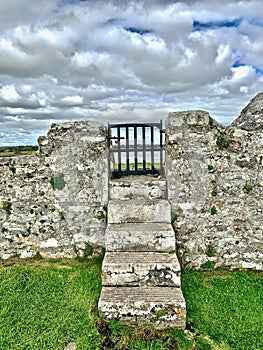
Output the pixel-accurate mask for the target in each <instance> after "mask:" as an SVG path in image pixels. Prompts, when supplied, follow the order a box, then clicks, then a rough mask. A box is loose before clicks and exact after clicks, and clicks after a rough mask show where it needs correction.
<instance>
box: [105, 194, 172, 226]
mask: <svg viewBox="0 0 263 350" xmlns="http://www.w3.org/2000/svg"><path fill="white" fill-rule="evenodd" d="M127 222H129V223H140V222H156V223H157V222H159V223H171V206H170V203H169V202H168V200H166V199H129V200H120V199H112V200H110V201H109V203H108V223H109V224H121V223H127Z"/></svg>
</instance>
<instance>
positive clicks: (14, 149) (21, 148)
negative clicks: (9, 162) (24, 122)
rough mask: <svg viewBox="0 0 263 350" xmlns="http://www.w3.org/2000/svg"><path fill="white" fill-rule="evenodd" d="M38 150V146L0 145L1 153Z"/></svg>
mask: <svg viewBox="0 0 263 350" xmlns="http://www.w3.org/2000/svg"><path fill="white" fill-rule="evenodd" d="M37 150H38V146H32V145H26V146H0V156H1V155H9V154H10V155H11V154H12V155H19V154H33V153H35V152H36V151H37Z"/></svg>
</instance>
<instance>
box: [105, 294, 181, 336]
mask: <svg viewBox="0 0 263 350" xmlns="http://www.w3.org/2000/svg"><path fill="white" fill-rule="evenodd" d="M98 308H99V314H100V316H101V317H103V318H105V319H107V320H111V319H116V320H119V321H120V322H122V323H125V324H130V325H137V326H138V325H139V326H140V325H142V326H147V325H149V326H150V325H151V326H154V327H155V328H157V329H164V328H167V327H174V328H179V329H184V328H185V323H186V305H185V300H184V297H183V294H182V291H181V289H180V288H173V287H103V288H102V292H101V296H100V300H99V304H98Z"/></svg>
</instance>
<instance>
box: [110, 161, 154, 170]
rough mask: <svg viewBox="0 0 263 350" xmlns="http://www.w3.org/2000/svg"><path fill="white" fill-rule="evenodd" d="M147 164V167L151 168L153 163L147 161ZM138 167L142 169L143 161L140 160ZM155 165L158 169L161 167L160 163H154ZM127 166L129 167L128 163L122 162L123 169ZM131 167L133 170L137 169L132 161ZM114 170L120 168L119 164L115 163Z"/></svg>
mask: <svg viewBox="0 0 263 350" xmlns="http://www.w3.org/2000/svg"><path fill="white" fill-rule="evenodd" d="M145 166H146V169H151V168H152V163H150V162H146V164H145ZM137 167H138V169H140V170H142V169H143V162H138V164H137ZM154 167H155V168H156V169H159V168H160V163H154ZM126 168H127V165H126V163H121V170H126ZM130 169H131V170H133V169H135V163H130ZM114 170H118V164H115V166H114Z"/></svg>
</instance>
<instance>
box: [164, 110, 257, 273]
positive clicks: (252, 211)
mask: <svg viewBox="0 0 263 350" xmlns="http://www.w3.org/2000/svg"><path fill="white" fill-rule="evenodd" d="M166 134H167V138H166V142H167V144H166V176H167V182H168V195H169V199H170V201H171V203H172V208H173V214H174V215H176V217H175V218H176V219H177V220H176V221H175V223H174V228H175V232H176V238H177V245H178V253H179V257H180V259H181V260H182V261H183V263H184V266H189V267H192V268H199V267H200V266H202V265H203V264H205V265H203V266H220V265H227V266H231V267H232V268H256V269H259V270H262V269H263V265H262V262H263V234H262V232H263V196H262V195H263V171H262V170H263V133H262V131H246V130H242V129H240V128H238V127H233V126H230V127H227V128H224V127H222V126H220V125H219V124H217V123H216V122H215V121H214V120H213V119H212V118H211V117H210V116H209V114H208V113H207V112H204V111H186V112H179V113H171V114H169V116H168V118H167V120H166Z"/></svg>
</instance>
